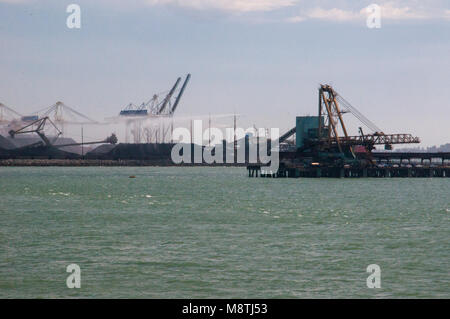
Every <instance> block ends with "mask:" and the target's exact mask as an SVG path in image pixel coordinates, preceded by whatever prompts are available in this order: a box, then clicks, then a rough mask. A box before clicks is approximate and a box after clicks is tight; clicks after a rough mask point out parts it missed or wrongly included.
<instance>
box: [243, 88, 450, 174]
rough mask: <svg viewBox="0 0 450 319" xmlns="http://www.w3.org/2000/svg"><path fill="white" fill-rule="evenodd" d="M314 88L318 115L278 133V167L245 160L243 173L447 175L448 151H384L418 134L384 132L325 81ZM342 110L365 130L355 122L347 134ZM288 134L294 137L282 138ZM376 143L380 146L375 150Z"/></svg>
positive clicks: (410, 141)
mask: <svg viewBox="0 0 450 319" xmlns="http://www.w3.org/2000/svg"><path fill="white" fill-rule="evenodd" d="M318 93H319V94H318V115H317V116H299V117H297V118H296V126H295V127H294V128H292V129H291V130H289V131H288V132H287V133H285V134H284V135H282V136H281V138H280V140H279V142H280V143H281V145H283V143H284V144H285V145H284V147H282V148H281V151H280V166H279V169H278V171H276V172H274V171H267V170H265V168H264V165H248V166H247V170H248V176H249V177H271V178H272V177H292V178H294V177H335V178H341V177H450V163H449V160H450V153H401V152H389V151H391V150H392V149H393V145H398V144H417V143H420V139H419V138H418V137H414V136H412V135H411V134H406V133H400V134H399V133H395V134H386V133H384V132H383V131H382V130H381V129H379V128H378V127H377V126H376V125H375V124H374V123H372V122H371V121H370V120H369V119H367V118H366V117H365V116H364V115H363V114H362V113H361V112H359V111H358V110H357V109H356V108H355V107H354V106H352V105H351V104H350V103H349V102H348V101H347V100H345V99H344V98H343V97H342V96H341V95H339V94H338V93H337V92H336V91H335V90H334V89H333V88H332V87H331V86H330V85H320V87H319V91H318ZM346 113H351V114H352V115H353V116H354V117H355V118H356V119H357V120H359V122H360V123H361V124H362V125H364V126H365V127H367V128H368V129H369V130H370V131H371V133H365V132H364V130H363V128H362V126H361V127H359V135H357V136H351V135H349V134H348V130H347V127H346V124H345V122H344V114H346ZM291 137H293V138H294V142H292V141H290V142H289V141H288V139H289V138H291ZM376 146H383V147H384V150H385V152H375V150H376ZM283 149H284V150H283Z"/></svg>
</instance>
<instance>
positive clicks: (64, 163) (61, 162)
mask: <svg viewBox="0 0 450 319" xmlns="http://www.w3.org/2000/svg"><path fill="white" fill-rule="evenodd" d="M33 166H35V167H52V166H54V167H102V166H103V167H140V166H143V167H145V166H148V167H150V166H166V167H171V166H173V167H197V166H199V167H200V166H201V167H246V166H247V164H235V163H222V164H175V163H173V162H171V161H158V160H98V159H3V160H0V167H33Z"/></svg>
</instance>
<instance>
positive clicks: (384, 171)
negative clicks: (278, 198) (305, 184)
mask: <svg viewBox="0 0 450 319" xmlns="http://www.w3.org/2000/svg"><path fill="white" fill-rule="evenodd" d="M247 171H248V177H255V178H256V177H261V178H301V177H303V178H320V177H331V178H368V177H372V178H392V177H404V178H405V177H410V178H411V177H417V178H419V177H422V178H433V177H450V166H445V167H444V166H443V167H367V168H352V167H348V168H347V167H284V166H282V167H280V169H279V170H278V171H277V172H269V171H265V170H264V167H262V166H259V165H251V166H247Z"/></svg>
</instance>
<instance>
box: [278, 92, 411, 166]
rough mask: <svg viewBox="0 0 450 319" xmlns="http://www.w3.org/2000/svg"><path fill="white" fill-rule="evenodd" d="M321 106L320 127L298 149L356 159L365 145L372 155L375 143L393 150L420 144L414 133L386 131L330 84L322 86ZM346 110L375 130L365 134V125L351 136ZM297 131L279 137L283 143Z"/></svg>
mask: <svg viewBox="0 0 450 319" xmlns="http://www.w3.org/2000/svg"><path fill="white" fill-rule="evenodd" d="M318 106H319V107H318V117H317V121H318V122H317V126H316V127H317V128H316V129H314V130H313V131H314V132H313V133H312V134H311V136H308V138H307V140H306V141H305V143H304V145H303V146H302V147H301V148H300V149H298V150H297V151H298V152H300V153H301V152H308V153H310V154H316V156H318V157H320V156H326V157H329V158H332V157H333V156H334V155H344V157H347V158H348V157H350V158H356V156H355V153H354V149H355V148H357V147H360V148H361V147H362V148H363V149H364V151H365V152H366V153H367V154H368V155H369V156H368V157H369V158H370V154H371V151H372V150H373V149H375V145H384V147H385V149H386V150H391V149H392V145H394V144H412V143H420V139H419V138H418V137H413V136H412V135H411V134H385V133H384V132H383V131H382V130H381V129H380V128H378V127H377V126H376V125H375V124H374V123H372V122H371V121H370V120H369V119H367V118H366V117H365V116H364V115H363V114H361V112H359V111H358V110H357V109H356V108H355V107H354V106H352V105H351V104H350V103H349V102H348V101H347V100H345V99H344V98H343V97H342V96H341V95H339V94H338V93H337V92H336V91H335V90H334V89H333V88H332V87H331V86H330V85H326V84H325V85H320V87H319V105H318ZM346 113H351V114H352V115H354V116H355V117H356V118H357V119H358V120H359V121H360V122H361V123H362V124H364V125H365V126H367V127H368V128H369V129H370V130H371V131H372V132H373V133H371V134H364V132H363V130H362V127H360V128H359V133H360V135H358V136H351V135H349V134H348V130H347V127H346V125H345V122H344V116H343V115H344V114H346ZM295 133H296V127H294V128H292V129H291V130H289V131H288V132H286V133H285V134H283V135H282V136H281V137H280V139H279V141H280V143H283V142H284V141H286V140H287V139H288V138H289V137H291V136H293V135H294V134H295ZM319 154H320V155H319ZM341 157H342V156H341Z"/></svg>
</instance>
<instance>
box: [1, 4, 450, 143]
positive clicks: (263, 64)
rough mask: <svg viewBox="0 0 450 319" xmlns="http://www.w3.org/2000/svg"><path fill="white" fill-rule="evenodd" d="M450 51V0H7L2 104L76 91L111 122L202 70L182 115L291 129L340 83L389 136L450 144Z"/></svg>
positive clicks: (85, 109)
mask: <svg viewBox="0 0 450 319" xmlns="http://www.w3.org/2000/svg"><path fill="white" fill-rule="evenodd" d="M72 3H75V4H78V5H79V6H80V8H81V28H80V29H69V28H68V27H67V25H66V19H67V17H68V16H69V13H67V12H66V8H67V6H68V5H69V4H72ZM372 3H375V4H377V5H379V6H380V8H381V28H368V26H367V23H366V20H367V16H368V13H367V12H366V10H365V8H366V7H367V6H369V5H370V4H372ZM449 56H450V1H449V0H428V1H416V0H400V1H381V0H379V1H377V0H371V1H349V0H334V1H331V0H319V1H306V0H129V1H119V0H89V1H88V0H80V1H75V0H71V1H64V0H53V1H51V0H42V1H40V0H0V72H1V77H0V103H3V104H5V105H8V106H10V107H11V108H13V109H15V110H17V111H19V112H20V113H22V114H28V113H31V112H33V111H36V110H39V109H42V108H44V107H46V106H50V105H52V104H54V103H55V102H56V101H63V102H64V103H65V104H67V105H69V106H71V107H74V108H75V109H77V110H78V111H80V112H82V113H84V114H86V115H88V116H89V117H91V118H95V119H97V120H99V121H102V120H104V119H105V118H108V117H111V116H115V115H117V114H118V113H119V111H120V110H121V109H122V108H123V107H125V106H126V105H127V104H128V103H130V102H133V103H135V104H140V103H141V102H143V101H148V100H149V99H150V98H151V97H152V96H153V94H154V93H157V92H162V91H166V90H168V89H169V88H170V87H171V85H173V83H174V82H175V80H176V78H177V77H179V76H185V75H186V74H187V73H191V74H192V79H191V82H190V83H189V86H188V88H187V90H186V92H185V95H184V96H183V99H182V101H181V104H180V107H179V109H178V110H177V115H178V116H185V115H199V114H210V113H211V114H224V113H238V114H240V116H239V125H240V126H241V127H244V128H246V127H250V126H253V125H256V126H257V127H278V128H280V131H281V133H283V132H284V131H286V130H288V129H290V128H291V127H293V126H294V125H295V116H301V115H316V114H317V89H318V86H319V84H321V83H327V84H331V85H332V86H333V87H334V88H335V90H336V91H337V92H339V93H340V94H341V95H342V96H343V97H344V98H346V99H347V100H348V101H350V102H351V103H352V105H353V106H355V107H357V108H358V109H359V110H360V111H361V112H362V113H363V114H364V115H366V117H368V118H369V119H370V120H371V121H372V122H374V123H376V124H377V126H379V127H381V128H382V129H383V131H384V132H385V133H411V134H413V135H414V136H419V137H421V139H422V141H423V143H422V144H421V146H431V145H440V144H444V143H448V142H450V126H449V125H448V121H449V118H450V107H449V103H448V93H447V92H448V89H447V86H448V85H449V84H450V59H449ZM231 123H232V122H231V119H230V125H231ZM348 123H349V125H350V126H351V131H352V133H354V134H356V133H357V128H358V124H357V123H353V122H352V121H351V120H350V119H349V120H348ZM103 129H105V128H103ZM86 130H88V134H89V130H91V132H90V134H91V135H97V134H99V133H98V131H99V130H100V129H99V128H86ZM101 134H103V132H102V133H101ZM105 134H106V133H105ZM122 138H123V137H122ZM120 139H121V136H119V140H120Z"/></svg>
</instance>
